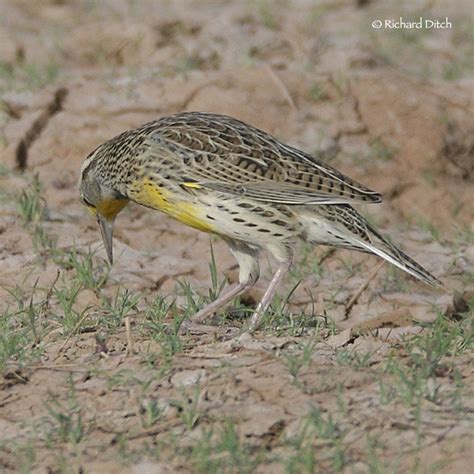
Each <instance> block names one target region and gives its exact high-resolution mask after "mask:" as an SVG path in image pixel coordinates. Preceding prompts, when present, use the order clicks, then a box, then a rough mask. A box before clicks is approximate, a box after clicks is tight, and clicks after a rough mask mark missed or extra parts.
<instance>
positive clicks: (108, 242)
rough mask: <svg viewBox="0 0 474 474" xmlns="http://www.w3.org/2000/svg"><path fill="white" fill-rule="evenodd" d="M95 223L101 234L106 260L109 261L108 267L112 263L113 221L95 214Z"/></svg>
mask: <svg viewBox="0 0 474 474" xmlns="http://www.w3.org/2000/svg"><path fill="white" fill-rule="evenodd" d="M97 223H98V224H99V228H100V233H101V234H102V240H103V242H104V247H105V251H106V252H107V258H108V259H109V262H110V265H112V264H113V263H114V254H113V245H112V242H113V233H114V221H113V220H112V219H111V220H109V219H107V218H106V217H104V216H103V215H102V214H99V213H97Z"/></svg>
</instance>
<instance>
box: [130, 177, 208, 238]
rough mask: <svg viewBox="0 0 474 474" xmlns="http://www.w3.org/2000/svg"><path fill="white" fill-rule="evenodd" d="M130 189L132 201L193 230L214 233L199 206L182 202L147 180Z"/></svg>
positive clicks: (176, 196)
mask: <svg viewBox="0 0 474 474" xmlns="http://www.w3.org/2000/svg"><path fill="white" fill-rule="evenodd" d="M132 189H133V200H134V201H136V202H137V203H139V204H142V205H143V206H147V207H151V208H153V209H157V210H159V211H162V212H164V213H165V214H168V215H169V216H170V217H173V218H174V219H176V220H178V221H180V222H182V223H183V224H186V225H188V226H190V227H194V228H195V229H198V230H201V231H203V232H211V233H212V232H214V227H213V226H212V225H211V224H210V223H209V222H208V220H207V219H206V218H205V211H204V209H203V208H202V207H201V206H200V205H199V204H196V203H193V202H189V201H185V200H182V199H180V197H179V196H178V195H176V194H174V193H172V192H170V191H169V190H167V189H165V188H163V187H159V186H157V185H156V184H155V183H153V182H151V181H150V180H148V179H145V180H143V181H137V182H135V183H133V185H132Z"/></svg>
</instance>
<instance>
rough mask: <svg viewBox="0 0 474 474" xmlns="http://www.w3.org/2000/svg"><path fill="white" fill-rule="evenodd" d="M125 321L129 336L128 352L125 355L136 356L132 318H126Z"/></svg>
mask: <svg viewBox="0 0 474 474" xmlns="http://www.w3.org/2000/svg"><path fill="white" fill-rule="evenodd" d="M124 321H125V331H126V334H127V350H126V352H125V355H133V354H135V347H134V344H133V337H132V327H131V325H130V318H129V317H128V316H125V318H124Z"/></svg>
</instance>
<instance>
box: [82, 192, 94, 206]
mask: <svg viewBox="0 0 474 474" xmlns="http://www.w3.org/2000/svg"><path fill="white" fill-rule="evenodd" d="M81 201H82V202H83V203H84V204H85V205H86V206H87V207H95V206H94V205H93V204H91V203H90V202H89V201H88V200H87V199H86V198H85V197H84V196H83V195H81Z"/></svg>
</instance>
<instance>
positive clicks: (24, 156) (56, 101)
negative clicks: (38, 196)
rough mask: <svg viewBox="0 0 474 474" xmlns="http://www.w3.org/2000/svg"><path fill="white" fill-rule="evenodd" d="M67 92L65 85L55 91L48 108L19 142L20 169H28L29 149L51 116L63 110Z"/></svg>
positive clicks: (16, 154) (18, 163)
mask: <svg viewBox="0 0 474 474" xmlns="http://www.w3.org/2000/svg"><path fill="white" fill-rule="evenodd" d="M67 94H68V90H67V89H65V88H63V87H61V88H59V89H57V90H56V92H55V93H54V96H53V99H52V100H51V101H50V102H49V103H48V105H47V107H46V109H45V110H44V111H43V112H42V113H41V115H40V116H39V117H38V118H37V119H36V120H35V121H34V122H33V124H32V125H31V127H30V128H29V129H28V130H27V131H26V133H25V135H24V136H23V138H22V139H21V140H20V142H19V143H18V145H17V147H16V150H15V156H16V166H17V169H19V170H20V171H24V170H25V169H26V166H27V162H28V150H29V149H30V147H31V145H32V144H33V143H34V141H35V140H37V138H38V137H39V136H40V134H41V132H42V131H43V130H44V128H45V127H46V125H47V124H48V122H49V120H50V119H51V117H53V116H54V115H56V114H57V113H58V112H60V111H61V110H62V108H63V103H64V100H65V99H66V96H67Z"/></svg>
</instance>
